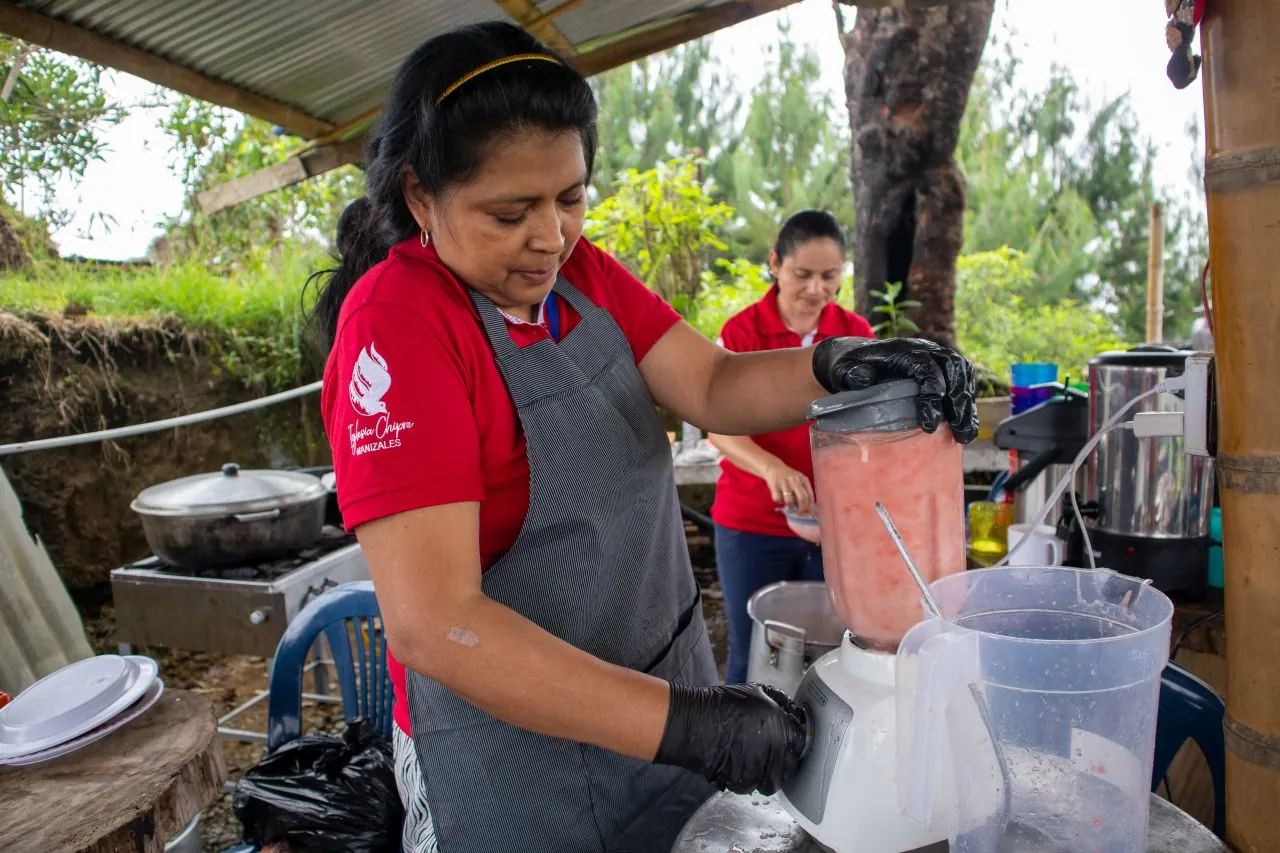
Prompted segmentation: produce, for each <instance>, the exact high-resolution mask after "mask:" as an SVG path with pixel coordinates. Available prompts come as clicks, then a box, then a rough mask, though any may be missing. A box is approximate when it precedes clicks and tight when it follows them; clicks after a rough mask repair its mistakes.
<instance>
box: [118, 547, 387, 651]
mask: <svg viewBox="0 0 1280 853" xmlns="http://www.w3.org/2000/svg"><path fill="white" fill-rule="evenodd" d="M368 579H369V566H368V564H367V563H365V560H364V555H363V554H362V553H361V551H360V545H359V544H358V543H357V542H356V540H355V537H354V536H350V535H348V534H346V533H344V532H342V530H340V529H338V528H336V527H326V528H325V529H324V531H323V533H322V534H321V536H320V539H319V541H317V542H316V544H315V545H313V546H312V547H310V548H307V549H305V550H303V551H299V552H298V553H297V554H294V555H291V556H288V557H285V558H283V559H277V560H271V561H267V562H263V563H257V564H253V565H246V566H236V567H231V568H221V569H210V570H207V571H200V570H196V571H191V570H188V569H179V568H177V567H174V566H170V565H167V564H165V563H164V562H163V561H161V560H160V559H159V558H158V557H155V556H152V557H147V558H146V559H143V560H139V561H138V562H136V563H131V564H129V565H127V566H122V567H120V568H118V569H115V570H113V571H112V572H111V591H112V597H113V599H114V603H115V618H116V639H117V642H119V643H123V644H130V645H158V646H168V647H170V648H177V649H186V650H189V651H203V652H215V653H220V654H238V655H258V656H260V657H266V658H270V657H271V656H273V655H274V654H275V650H276V645H277V644H278V643H279V642H280V637H281V636H282V635H283V634H284V630H285V628H286V627H288V625H289V622H290V621H292V620H293V618H294V617H296V616H297V615H298V612H299V611H300V610H301V609H302V608H303V607H304V606H306V604H307V602H309V601H311V599H313V598H315V597H316V596H317V595H320V594H321V593H323V592H324V591H325V590H327V589H330V588H331V587H335V586H337V585H338V584H342V583H347V582H348V581H356V580H368Z"/></svg>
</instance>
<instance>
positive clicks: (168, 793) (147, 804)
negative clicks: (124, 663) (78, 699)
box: [0, 690, 226, 853]
mask: <svg viewBox="0 0 1280 853" xmlns="http://www.w3.org/2000/svg"><path fill="white" fill-rule="evenodd" d="M225 778H226V766H225V765H224V764H223V760H222V744H221V742H220V741H219V740H218V737H217V721H216V720H215V719H214V715H213V706H212V705H211V704H210V703H209V701H208V700H206V699H203V698H201V697H199V696H196V695H195V694H193V693H187V692H185V691H181V690H173V691H166V692H165V694H164V696H162V697H161V698H160V701H159V702H157V703H156V705H155V707H153V708H151V710H149V711H147V712H146V713H145V714H143V715H142V716H141V717H139V718H138V719H136V720H134V721H133V722H131V723H128V724H127V725H126V726H125V727H124V728H122V729H120V730H119V731H117V732H113V733H112V734H111V735H109V736H108V737H106V738H104V739H103V740H100V741H98V742H97V743H95V744H92V745H90V746H87V747H85V748H84V749H82V750H80V751H79V752H75V753H72V754H71V755H68V756H65V757H63V758H59V759H55V760H53V761H49V762H46V763H44V764H37V765H33V766H31V767H0V803H3V804H4V808H3V809H0V850H3V851H5V853H28V851H29V853H55V851H75V853H160V851H163V850H164V844H165V841H167V840H168V839H169V838H172V837H173V836H174V835H176V834H177V833H178V831H179V830H181V829H182V828H183V827H184V826H186V824H187V823H188V822H190V820H191V819H192V818H193V817H195V816H196V815H197V814H199V813H200V811H201V810H202V809H203V808H204V807H205V806H206V805H208V804H209V803H211V802H213V801H214V800H215V799H216V798H217V797H218V795H219V794H220V793H221V791H222V782H223V780H224V779H225Z"/></svg>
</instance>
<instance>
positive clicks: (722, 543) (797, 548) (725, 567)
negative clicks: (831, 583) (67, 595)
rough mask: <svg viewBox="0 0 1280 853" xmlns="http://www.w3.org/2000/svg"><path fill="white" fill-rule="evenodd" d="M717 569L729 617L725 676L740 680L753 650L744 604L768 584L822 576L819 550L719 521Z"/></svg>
mask: <svg viewBox="0 0 1280 853" xmlns="http://www.w3.org/2000/svg"><path fill="white" fill-rule="evenodd" d="M716 571H717V572H718V573H719V575H720V588H721V589H723V590H724V613H725V616H726V617H727V618H728V620H729V665H728V667H727V668H726V672H725V679H724V680H725V682H726V683H728V684H741V683H742V682H744V681H746V680H747V658H748V656H749V655H750V649H751V617H750V616H748V615H747V602H748V601H750V600H751V596H753V595H755V593H756V591H757V590H759V589H760V588H761V587H765V586H768V585H769V584H771V583H777V582H779V581H820V580H822V550H821V549H820V548H818V546H817V545H814V544H812V543H809V542H805V541H804V540H803V539H798V538H796V537H794V536H766V535H764V534H761V533H743V532H742V531H740V530H730V529H729V528H727V527H721V526H720V525H718V524H717V525H716Z"/></svg>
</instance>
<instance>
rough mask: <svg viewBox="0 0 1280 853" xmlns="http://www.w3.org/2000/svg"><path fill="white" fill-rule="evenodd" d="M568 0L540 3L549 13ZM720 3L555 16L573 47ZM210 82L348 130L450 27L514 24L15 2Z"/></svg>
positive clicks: (657, 0)
mask: <svg viewBox="0 0 1280 853" xmlns="http://www.w3.org/2000/svg"><path fill="white" fill-rule="evenodd" d="M561 2H563V0H550V2H542V3H540V4H537V8H538V9H539V10H540V11H542V12H543V13H544V14H545V13H546V12H548V11H554V9H555V7H556V6H559V5H560V3H561ZM720 2H723V0H587V1H586V2H582V3H579V4H577V5H575V6H574V7H573V8H571V9H569V10H567V11H566V12H565V13H564V14H562V15H559V16H556V17H555V18H554V25H555V26H556V27H557V28H558V29H559V30H560V31H561V32H562V33H564V34H565V36H566V37H567V38H568V40H569V41H570V42H572V43H574V44H575V45H580V44H583V43H585V42H588V41H591V40H594V39H599V38H602V37H607V36H613V35H618V34H620V33H623V32H625V31H627V30H629V29H631V28H632V27H635V26H637V25H639V24H643V23H646V22H649V21H655V20H663V19H669V18H671V17H674V16H676V15H678V14H681V13H684V12H688V11H692V10H695V9H701V8H707V7H710V6H715V5H719V3H720ZM14 5H16V6H19V7H22V8H25V9H27V10H30V11H32V12H37V13H39V14H41V15H45V16H47V17H50V18H53V19H55V20H58V21H62V22H63V23H67V24H71V25H73V26H76V27H80V28H82V29H84V30H87V31H89V32H92V33H96V34H98V35H102V36H106V37H108V38H110V39H114V40H116V41H118V42H121V43H123V44H125V45H128V46H130V47H134V48H137V49H139V50H142V51H145V52H146V53H149V54H152V55H154V56H157V57H160V58H162V59H165V60H168V61H169V62H172V63H174V64H175V65H178V66H181V67H183V68H186V69H189V70H191V71H195V72H197V73H199V74H201V75H203V76H205V77H208V78H211V79H214V80H218V81H221V82H223V83H228V84H231V85H233V86H235V87H237V88H238V89H241V90H244V91H246V92H251V93H254V94H256V95H260V96H262V97H264V98H269V99H270V100H272V101H275V102H277V103H280V104H284V105H287V106H289V107H293V108H295V109H297V110H301V111H302V112H304V113H307V114H308V115H310V116H313V117H315V118H318V119H322V120H324V121H327V122H330V123H331V124H335V125H342V124H344V123H347V122H350V121H352V120H353V119H355V118H357V117H359V116H360V115H362V114H364V113H366V112H368V111H369V110H371V109H374V108H376V107H377V106H378V104H379V103H380V102H381V100H382V96H383V94H384V93H385V91H386V89H387V88H388V86H389V85H390V81H391V77H392V76H393V75H394V73H395V70H396V68H397V67H398V66H399V64H400V62H401V61H402V60H403V59H404V57H405V56H406V55H407V54H408V53H409V52H410V51H412V50H413V49H414V48H415V47H417V46H418V45H419V44H421V43H422V42H423V41H424V40H426V39H427V38H429V37H431V36H432V35H435V34H437V33H440V32H443V31H445V30H448V29H450V28H452V27H456V26H460V25H463V24H469V23H478V22H480V21H489V20H508V21H510V20H511V18H510V17H509V16H508V15H507V14H506V13H505V12H504V11H503V10H502V8H501V7H500V6H499V5H498V4H497V3H496V2H494V0H268V1H267V2H263V0H16V2H14Z"/></svg>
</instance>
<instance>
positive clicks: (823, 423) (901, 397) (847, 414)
mask: <svg viewBox="0 0 1280 853" xmlns="http://www.w3.org/2000/svg"><path fill="white" fill-rule="evenodd" d="M919 393H920V383H918V382H916V381H915V380H914V379H899V380H896V381H893V382H885V383H883V384H880V385H873V386H871V387H870V388H866V389H864V390H862V391H844V392H842V393H840V394H833V395H831V396H830V397H823V398H822V399H820V400H815V401H814V402H813V404H812V405H810V406H809V419H810V420H812V421H813V422H814V429H817V430H819V431H821V432H868V431H871V432H898V431H900V430H906V429H915V428H917V427H919V426H920V416H919V414H918V413H917V410H916V396H917V395H919Z"/></svg>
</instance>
